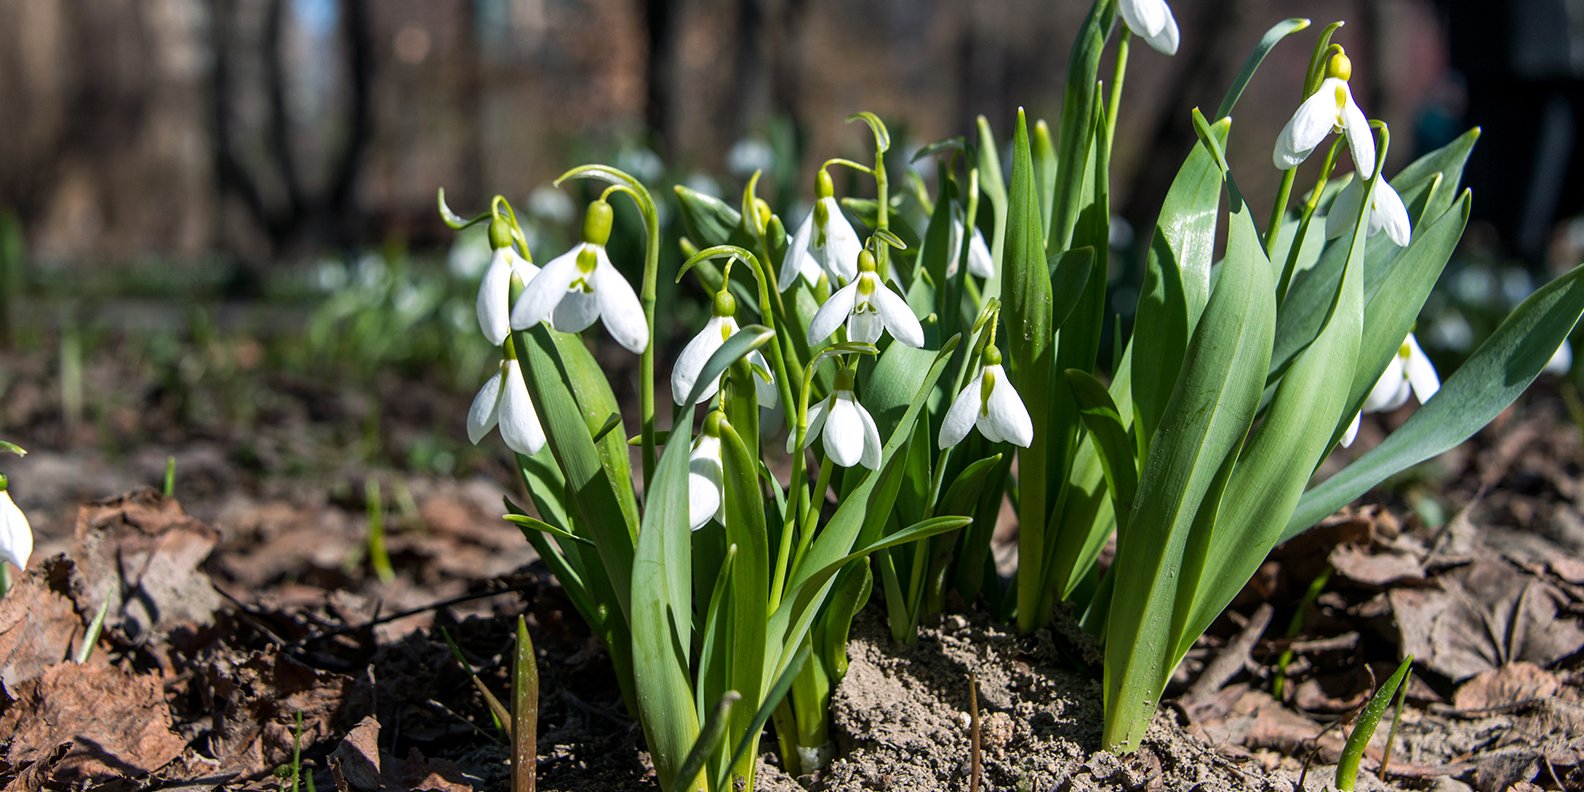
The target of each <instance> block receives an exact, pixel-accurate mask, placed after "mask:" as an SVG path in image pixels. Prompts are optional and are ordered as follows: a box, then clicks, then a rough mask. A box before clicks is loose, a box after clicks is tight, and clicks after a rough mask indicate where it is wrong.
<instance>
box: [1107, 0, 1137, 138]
mask: <svg viewBox="0 0 1584 792" xmlns="http://www.w3.org/2000/svg"><path fill="white" fill-rule="evenodd" d="M1132 40H1133V31H1131V30H1128V29H1127V26H1126V25H1123V26H1122V35H1121V36H1118V37H1117V51H1116V71H1115V72H1114V73H1113V74H1112V76H1111V98H1110V100H1109V101H1108V102H1107V103H1106V148H1107V149H1108V150H1109V149H1110V148H1111V143H1112V141H1114V140H1116V120H1117V108H1119V107H1121V106H1122V82H1123V80H1124V79H1125V78H1126V77H1127V62H1128V44H1129V43H1130V42H1131V41H1132Z"/></svg>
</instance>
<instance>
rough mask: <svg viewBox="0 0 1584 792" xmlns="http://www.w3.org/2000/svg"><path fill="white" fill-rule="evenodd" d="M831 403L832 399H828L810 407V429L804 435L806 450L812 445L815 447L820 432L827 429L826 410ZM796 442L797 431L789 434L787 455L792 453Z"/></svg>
mask: <svg viewBox="0 0 1584 792" xmlns="http://www.w3.org/2000/svg"><path fill="white" fill-rule="evenodd" d="M829 401H830V399H829V398H827V399H826V400H825V401H821V402H816V403H814V404H810V405H809V409H808V429H807V430H806V431H805V433H804V435H803V447H804V448H808V447H809V446H810V445H813V444H814V438H816V437H819V436H820V430H821V429H824V428H825V410H826V407H827V406H828V404H827V402H829ZM796 440H797V432H796V431H789V432H787V453H788V454H790V453H792V450H793V443H794V442H796Z"/></svg>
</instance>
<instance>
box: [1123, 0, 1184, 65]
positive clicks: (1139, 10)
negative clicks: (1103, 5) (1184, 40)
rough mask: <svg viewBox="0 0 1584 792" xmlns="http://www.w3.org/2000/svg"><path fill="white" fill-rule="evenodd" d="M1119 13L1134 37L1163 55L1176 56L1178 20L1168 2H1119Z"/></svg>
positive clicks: (1127, 0) (1140, 0)
mask: <svg viewBox="0 0 1584 792" xmlns="http://www.w3.org/2000/svg"><path fill="white" fill-rule="evenodd" d="M1117 13H1118V14H1120V15H1121V16H1122V22H1123V23H1124V24H1126V25H1127V28H1128V30H1129V31H1131V32H1132V33H1133V35H1135V36H1138V37H1139V38H1141V39H1144V40H1145V41H1146V42H1149V45H1150V46H1151V47H1153V48H1155V51H1157V52H1159V53H1161V54H1163V55H1176V54H1177V45H1178V43H1179V37H1178V32H1177V19H1176V18H1175V17H1173V16H1172V12H1171V8H1170V7H1169V6H1167V5H1166V0H1119V2H1118V3H1117Z"/></svg>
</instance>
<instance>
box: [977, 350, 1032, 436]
mask: <svg viewBox="0 0 1584 792" xmlns="http://www.w3.org/2000/svg"><path fill="white" fill-rule="evenodd" d="M988 368H989V369H991V370H993V371H994V372H995V378H996V380H995V387H994V388H993V389H991V391H990V409H989V410H988V412H989V414H988V415H986V416H985V420H986V421H987V422H988V423H990V424H992V425H994V426H995V431H996V433H997V434H999V435H1001V436H1002V437H1004V438H1006V441H1007V442H1008V443H1011V444H1012V445H1015V446H1018V447H1019V448H1028V447H1029V445H1030V444H1031V443H1033V442H1034V422H1033V421H1032V420H1030V419H1029V413H1028V408H1027V407H1024V406H1023V399H1022V398H1021V397H1019V396H1018V392H1017V389H1016V388H1013V387H1012V382H1011V381H1010V380H1008V379H1007V376H1006V371H1005V370H1003V369H1002V368H1001V367H1000V366H990V367H988Z"/></svg>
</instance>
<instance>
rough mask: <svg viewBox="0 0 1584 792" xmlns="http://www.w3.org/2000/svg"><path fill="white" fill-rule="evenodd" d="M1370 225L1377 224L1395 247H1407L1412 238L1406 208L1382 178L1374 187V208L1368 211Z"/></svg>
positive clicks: (1411, 229) (1400, 197)
mask: <svg viewBox="0 0 1584 792" xmlns="http://www.w3.org/2000/svg"><path fill="white" fill-rule="evenodd" d="M1370 220H1371V225H1375V224H1377V223H1378V224H1379V226H1380V228H1381V230H1383V231H1385V232H1386V237H1387V238H1388V239H1390V240H1391V241H1392V244H1394V245H1396V246H1397V247H1407V246H1408V242H1409V241H1410V239H1412V237H1413V227H1412V226H1411V225H1410V224H1409V220H1408V207H1407V206H1404V205H1403V200H1402V196H1401V195H1398V194H1397V191H1396V190H1394V189H1392V186H1391V185H1390V184H1387V183H1386V180H1385V179H1384V178H1383V179H1381V180H1380V182H1379V183H1378V184H1376V185H1375V206H1374V208H1373V209H1371V210H1370Z"/></svg>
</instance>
